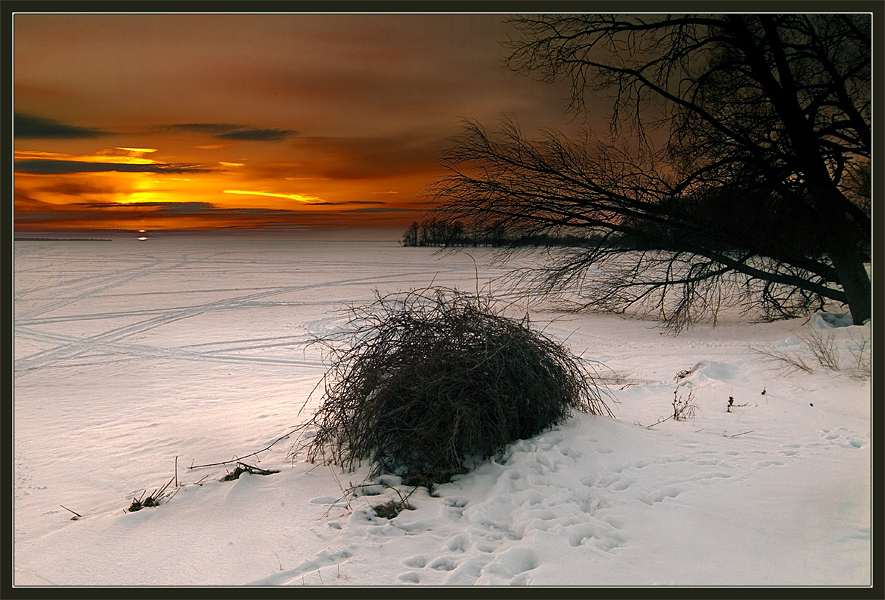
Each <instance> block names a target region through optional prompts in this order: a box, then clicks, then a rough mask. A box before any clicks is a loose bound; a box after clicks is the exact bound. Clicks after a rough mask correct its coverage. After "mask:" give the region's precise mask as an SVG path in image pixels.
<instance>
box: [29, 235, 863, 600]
mask: <svg viewBox="0 0 885 600" xmlns="http://www.w3.org/2000/svg"><path fill="white" fill-rule="evenodd" d="M491 254H492V251H490V250H477V251H471V252H470V255H468V254H465V253H458V254H442V255H440V254H436V253H434V252H433V251H432V250H429V249H422V248H400V247H399V246H398V245H397V244H396V243H395V242H386V243H385V242H374V243H372V242H361V243H347V242H326V243H323V242H309V243H308V242H283V241H277V242H258V241H244V240H240V241H235V242H230V241H211V240H210V241H185V240H174V241H170V240H162V239H153V240H150V241H147V242H138V241H135V240H131V241H130V240H115V241H113V242H31V241H29V242H16V243H15V304H14V307H15V398H14V402H15V404H14V417H15V422H14V435H15V440H14V441H15V473H14V477H15V496H14V500H15V506H14V535H15V540H14V550H15V554H14V567H15V568H14V578H15V579H14V584H15V585H16V586H71V585H87V586H97V585H101V586H105V585H117V586H135V585H176V586H177V585H221V586H244V585H252V586H266V585H272V586H277V585H297V586H301V585H308V586H332V585H349V586H369V585H372V586H376V585H384V586H408V585H416V584H418V585H472V584H479V585H545V586H548V585H549V586H555V585H580V586H643V585H652V584H655V585H658V584H672V585H711V586H712V585H716V586H719V585H787V586H797V585H799V586H819V585H836V586H867V585H870V582H871V576H872V575H871V560H870V553H871V534H870V527H871V486H870V479H871V473H870V468H871V467H870V465H871V439H870V429H871V426H870V384H869V381H868V380H861V379H858V378H855V377H852V376H851V374H852V368H853V367H852V365H853V363H854V362H855V360H854V356H855V354H856V352H857V349H858V347H859V346H860V345H862V344H863V340H869V335H870V333H869V327H868V326H864V327H854V326H839V327H836V325H844V322H842V321H841V320H839V319H838V318H833V317H832V316H828V315H819V316H818V317H816V318H814V319H811V320H792V321H784V322H777V323H767V324H766V323H751V322H750V320H749V319H748V318H747V317H744V316H738V315H733V316H731V317H729V318H726V319H724V320H723V321H721V322H720V323H719V324H718V325H717V326H716V327H713V326H711V325H709V324H703V325H699V326H696V327H695V328H693V329H690V330H688V331H686V332H684V333H682V334H681V335H679V336H676V337H674V336H671V335H669V334H667V333H664V332H663V331H662V330H661V329H660V328H659V327H658V326H657V325H656V324H655V323H653V322H650V321H641V320H637V319H628V318H624V317H620V316H615V315H594V314H587V315H570V314H565V313H558V312H556V311H555V310H553V309H547V310H540V309H539V310H536V311H534V312H533V313H532V320H533V323H534V324H535V326H537V327H543V328H545V332H546V333H547V334H548V335H550V336H551V337H554V338H556V339H560V340H567V344H568V345H569V347H570V348H571V349H572V350H573V351H575V352H577V353H581V354H583V355H584V356H585V357H587V358H591V359H594V360H598V361H601V362H602V363H604V364H605V365H606V366H607V367H609V368H610V369H611V370H612V371H613V373H615V374H616V375H611V376H610V377H609V379H608V381H609V384H610V387H611V393H612V395H613V400H612V401H609V405H610V407H611V408H612V410H613V411H614V413H615V415H616V418H615V419H610V418H606V417H593V416H588V415H577V416H575V417H573V418H572V419H571V420H569V421H568V422H567V423H565V424H564V425H562V426H559V427H556V428H554V429H552V430H550V431H547V432H544V433H542V434H540V435H538V436H536V437H534V438H532V439H529V440H523V441H519V442H517V443H514V444H512V445H511V446H510V447H509V448H508V450H507V452H506V455H505V456H503V457H501V458H500V459H498V460H495V461H490V462H487V463H485V464H482V465H481V466H479V467H478V468H477V469H476V470H475V471H473V472H470V473H469V474H466V475H464V476H461V477H460V478H458V479H456V480H455V481H453V482H451V483H448V484H445V485H442V486H440V487H439V488H438V490H437V492H436V495H435V496H433V497H431V496H430V495H428V493H427V491H426V490H425V489H423V488H419V489H418V490H416V491H414V493H413V494H412V495H411V497H410V502H411V504H412V506H413V507H414V510H411V511H409V510H406V511H403V512H402V513H400V514H399V515H398V516H397V517H396V518H393V519H390V520H388V519H384V518H381V517H378V516H375V514H374V511H373V509H372V506H374V505H377V504H381V503H382V502H384V501H386V500H388V499H393V498H395V497H396V495H395V493H394V492H393V490H391V489H390V488H389V487H385V485H386V486H391V485H393V486H395V484H396V483H397V480H396V478H395V477H387V478H385V479H384V481H383V482H376V483H383V484H385V485H379V486H376V488H375V489H374V491H376V492H377V491H380V492H382V493H381V494H380V495H376V496H371V495H362V496H360V497H347V498H342V496H343V495H344V492H343V489H344V488H346V487H348V486H350V485H351V484H360V483H362V482H363V479H364V478H365V476H366V472H367V468H363V470H361V471H357V472H353V473H342V472H341V470H340V469H339V468H335V467H329V466H324V465H312V464H308V463H306V462H304V460H303V457H300V458H297V459H296V460H295V461H294V462H293V461H291V460H289V459H287V454H288V452H289V450H290V449H291V448H292V445H293V444H294V443H295V441H296V440H295V439H294V438H289V439H284V440H281V441H279V442H277V443H276V444H275V445H273V446H272V447H271V448H270V449H269V450H268V451H266V452H263V453H260V454H258V455H257V456H252V457H251V458H243V461H244V462H246V463H248V464H250V465H253V466H256V467H260V468H262V469H275V470H279V473H276V474H272V475H266V476H262V475H250V474H244V475H242V476H241V477H240V478H239V479H237V480H235V481H230V482H220V481H219V479H221V477H222V476H224V475H225V474H226V473H227V472H228V471H230V470H232V469H233V465H232V464H229V465H222V466H217V467H213V468H200V469H188V468H187V467H188V466H190V465H201V464H206V463H213V462H219V461H226V460H231V459H235V458H237V457H244V456H246V455H249V454H251V453H253V452H256V451H258V450H261V449H262V448H265V447H267V446H268V445H270V444H272V443H273V442H274V441H275V440H277V439H278V438H279V437H280V436H282V435H284V434H286V433H287V432H289V431H291V430H292V429H293V428H294V427H295V426H297V425H298V424H299V423H300V422H302V421H303V420H304V419H306V418H307V416H308V415H309V414H310V412H311V407H312V406H313V407H315V406H316V404H317V402H318V401H319V399H320V398H319V394H314V396H313V397H312V398H311V400H310V402H309V403H308V404H307V406H306V407H304V410H303V411H301V412H300V413H299V410H300V409H302V406H303V405H304V404H305V402H306V401H307V400H308V396H309V394H310V392H311V390H312V389H313V388H314V386H315V385H316V384H317V383H319V382H320V381H321V379H322V375H323V373H324V372H325V369H326V365H325V364H324V362H323V357H322V355H321V353H320V350H319V349H318V348H317V347H315V346H307V345H306V344H305V342H306V341H307V340H308V339H309V338H310V336H311V335H315V334H322V333H326V332H329V331H333V330H334V329H335V328H336V327H338V326H340V325H341V324H342V323H343V322H344V318H345V316H344V315H343V314H342V313H340V312H338V309H340V308H341V307H342V306H343V305H344V304H346V303H351V302H352V303H356V304H361V303H364V302H369V301H371V300H372V299H373V289H378V290H379V291H380V292H382V293H386V292H393V291H398V290H408V289H411V288H417V287H424V286H427V285H430V284H431V283H433V285H447V286H454V285H457V286H459V287H460V288H461V289H465V290H473V289H474V288H475V286H476V285H481V286H485V285H486V283H487V282H488V281H489V280H491V279H493V278H494V277H496V276H498V275H500V274H502V272H503V271H502V270H501V269H500V267H492V266H490V262H489V260H488V259H489V258H490V256H491ZM473 258H476V261H477V263H476V264H477V265H478V266H477V270H476V271H475V267H474V262H473ZM493 290H494V288H493ZM494 291H498V290H494ZM512 309H513V310H514V311H515V313H516V314H519V312H520V311H521V312H522V314H524V313H525V310H526V309H525V306H522V307H521V308H518V309H517V307H515V306H514V307H513V308H512ZM836 312H838V311H836ZM814 331H817V332H819V333H820V334H821V336H823V339H827V336H830V335H832V336H833V340H834V345H835V347H836V348H838V349H840V350H841V365H842V366H841V370H839V371H832V370H829V369H826V368H824V367H822V366H821V365H820V364H818V363H817V362H816V361H815V359H814V357H813V356H812V355H811V353H810V351H809V350H808V346H807V344H806V343H804V342H803V341H802V340H803V339H808V334H809V332H814ZM760 349H763V350H766V351H768V352H769V353H770V354H772V353H773V354H780V355H791V356H799V357H804V360H805V361H806V362H807V363H808V364H809V366H813V367H814V369H813V372H812V373H807V372H804V371H795V370H794V371H792V372H788V371H787V369H785V368H781V367H785V366H786V365H785V363H784V362H782V361H778V360H775V359H772V358H771V357H766V356H765V355H763V354H762V353H760V352H759V351H758V350H760ZM852 350H853V351H854V352H852ZM763 391H764V393H763ZM689 392H691V394H692V403H693V406H694V408H695V411H694V416H692V417H690V418H686V419H684V420H678V421H677V420H675V419H672V418H671V419H667V420H663V421H662V422H660V423H658V421H660V420H662V419H666V418H667V417H668V416H669V415H672V413H673V407H672V402H673V401H674V398H677V399H682V400H685V399H687V397H688V393H689ZM729 397H732V398H734V405H735V406H734V407H733V408H732V412H728V410H727V407H728V398H729ZM615 400H616V402H615ZM656 423H657V424H656ZM176 461H177V479H178V487H176V484H175V483H174V482H173V483H172V485H170V486H169V488H167V492H169V496H171V498H167V499H166V500H164V501H162V502H161V504H160V506H158V507H154V508H144V509H142V510H141V511H138V512H127V510H126V509H127V508H128V507H129V505H130V503H131V502H132V500H133V499H134V498H139V497H142V496H143V495H147V494H150V493H151V492H152V491H153V490H156V489H158V488H161V487H162V486H163V485H164V484H165V483H166V482H168V481H169V480H170V479H173V478H174V477H175V476H176ZM399 489H400V490H401V491H402V492H403V493H408V491H409V490H410V488H404V487H402V486H400V487H399ZM368 491H373V490H368ZM173 494H174V495H173ZM62 506H64V507H65V508H63V507H62ZM73 513H78V514H79V515H81V516H80V517H79V518H76V517H74V514H73ZM72 517H74V518H72Z"/></svg>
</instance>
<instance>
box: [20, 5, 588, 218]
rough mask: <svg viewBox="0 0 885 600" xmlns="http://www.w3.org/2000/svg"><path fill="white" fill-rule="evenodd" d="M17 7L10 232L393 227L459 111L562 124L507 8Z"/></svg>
mask: <svg viewBox="0 0 885 600" xmlns="http://www.w3.org/2000/svg"><path fill="white" fill-rule="evenodd" d="M13 18H14V20H13V27H14V36H15V37H14V48H15V57H14V69H15V71H14V102H15V104H14V108H15V113H16V119H15V161H16V167H15V229H16V232H17V233H22V234H24V233H29V234H31V235H34V234H35V233H39V232H53V231H54V232H65V231H67V232H71V231H72V230H77V231H79V232H83V231H86V230H91V231H100V230H110V229H123V230H128V231H138V230H139V229H144V230H146V231H149V232H159V231H161V230H180V229H229V228H238V229H252V230H262V231H266V232H276V233H277V234H279V233H281V232H283V233H285V232H301V231H313V232H316V231H328V230H332V229H338V230H340V229H347V228H356V227H359V228H386V229H391V230H396V229H405V227H406V226H407V225H408V224H409V223H411V222H412V221H413V220H415V219H417V218H420V217H421V209H422V208H423V207H424V206H425V205H424V203H423V201H421V199H420V198H419V195H420V193H421V191H422V189H423V188H424V186H426V185H427V184H429V183H430V182H431V181H433V180H434V179H435V178H436V177H439V176H440V175H441V174H442V171H441V169H440V168H439V167H438V166H436V165H435V164H434V162H433V161H434V159H436V158H437V157H438V156H439V155H440V153H441V152H442V151H443V150H444V149H445V148H446V147H447V146H448V145H449V144H450V138H451V137H452V136H454V135H456V134H457V133H458V120H459V118H461V117H471V118H476V119H478V120H480V122H482V123H483V124H485V125H486V127H488V128H489V129H494V127H495V126H496V123H497V121H498V119H499V118H500V117H501V116H502V115H504V114H507V115H512V116H515V117H516V118H517V119H518V120H519V121H520V123H521V124H522V126H523V128H524V129H525V130H526V131H529V132H535V131H536V130H537V128H538V127H540V126H553V127H565V128H567V127H570V126H574V125H575V123H573V122H571V117H570V116H569V115H566V114H565V113H564V107H565V96H566V94H567V89H566V87H565V86H564V85H560V84H553V85H551V84H545V83H539V82H537V81H533V80H532V79H531V78H528V77H525V76H523V75H519V74H517V73H513V72H511V71H509V70H507V69H505V68H502V67H501V60H502V58H504V57H505V56H506V52H507V51H506V49H505V48H504V47H502V46H501V45H500V43H499V42H500V41H503V40H506V39H507V37H508V35H511V36H515V35H516V32H515V30H514V29H513V28H512V26H511V25H508V24H505V23H504V22H503V19H504V15H488V14H486V15H469V14H462V15H439V14H437V15H371V14H364V15H353V14H351V15H344V14H339V15H334V14H332V15H307V14H273V15H271V14H251V15H249V14H238V15H230V14H228V15H211V14H202V15H201V14H187V15H185V14H165V15H136V14H117V15H99V14H91V15H90V14H75V15H58V14H17V15H14V17H13ZM603 118H604V117H603Z"/></svg>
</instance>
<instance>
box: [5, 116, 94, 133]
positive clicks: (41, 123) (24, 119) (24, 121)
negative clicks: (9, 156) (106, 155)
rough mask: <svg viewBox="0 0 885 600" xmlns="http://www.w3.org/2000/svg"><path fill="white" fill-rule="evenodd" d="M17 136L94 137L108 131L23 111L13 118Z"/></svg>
mask: <svg viewBox="0 0 885 600" xmlns="http://www.w3.org/2000/svg"><path fill="white" fill-rule="evenodd" d="M13 124H14V126H15V137H17V138H64V139H71V138H94V137H99V136H102V135H110V132H107V131H100V130H98V129H89V128H87V127H78V126H76V125H66V124H64V123H61V122H60V121H56V120H55V119H46V118H44V117H37V116H34V115H28V114H24V113H15V117H14V120H13Z"/></svg>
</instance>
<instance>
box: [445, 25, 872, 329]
mask: <svg viewBox="0 0 885 600" xmlns="http://www.w3.org/2000/svg"><path fill="white" fill-rule="evenodd" d="M510 20H511V21H512V22H513V23H515V25H516V27H517V29H518V30H519V31H520V32H521V37H520V38H519V39H517V40H515V41H511V42H509V44H508V45H509V47H510V49H511V54H510V55H509V57H508V59H507V64H508V65H509V66H510V68H512V69H514V70H517V71H520V72H524V73H526V74H534V75H536V76H538V77H539V78H540V79H543V80H547V81H554V80H557V79H559V78H561V77H565V78H567V79H568V80H569V81H570V82H571V96H570V104H569V108H570V109H571V110H573V111H575V112H577V113H584V112H586V111H587V110H588V106H589V103H588V102H587V101H588V98H589V95H590V94H595V93H606V94H608V95H609V97H610V98H612V99H613V105H612V108H613V110H612V113H611V130H610V135H609V136H607V138H606V139H603V138H601V137H598V136H595V135H593V134H591V133H590V132H584V133H583V134H582V135H581V136H580V137H579V138H577V139H569V138H567V137H565V136H564V135H563V134H561V133H560V132H558V131H555V130H542V135H541V137H539V138H538V139H528V138H526V137H525V136H524V135H523V133H522V132H521V131H520V129H519V126H518V124H517V123H516V122H515V121H513V120H510V119H505V120H504V121H503V122H502V124H501V127H500V129H499V130H498V131H497V132H495V133H493V134H489V133H488V132H487V131H486V130H485V129H484V128H483V126H482V125H481V124H479V123H477V122H476V121H472V120H468V121H465V123H464V130H463V133H462V135H461V136H460V137H459V138H458V140H457V141H456V143H455V145H454V146H453V147H452V148H450V150H449V151H448V152H447V153H446V154H445V155H444V157H443V159H442V162H443V164H445V165H446V166H447V167H448V168H449V169H450V172H449V174H448V175H447V176H445V177H443V178H441V179H439V180H438V181H436V182H435V183H433V184H432V185H431V186H430V188H429V192H428V193H429V195H430V196H432V197H433V198H435V199H436V200H438V201H439V204H438V208H437V209H436V210H437V211H438V213H439V215H440V216H442V217H445V218H448V219H452V218H456V219H458V220H460V221H462V222H465V223H467V224H469V225H471V226H475V227H485V228H505V229H508V230H509V231H511V232H512V231H521V232H524V233H525V234H527V235H538V234H539V233H543V234H550V233H562V232H568V233H569V234H574V233H575V232H579V233H582V234H583V237H584V238H585V239H586V240H587V243H586V244H584V245H583V246H581V247H578V248H574V249H572V250H571V251H557V252H555V253H553V254H552V256H553V257H554V258H553V260H552V261H548V262H547V263H546V264H544V265H543V266H541V267H539V268H538V269H537V270H535V271H534V272H533V273H534V277H533V278H532V282H533V283H534V284H536V285H540V286H541V289H543V290H545V291H547V292H551V291H555V290H564V289H567V288H569V287H570V286H572V285H573V284H577V286H578V288H579V289H581V290H582V291H583V294H582V296H583V298H584V299H583V301H582V306H585V307H588V308H589V307H596V308H603V309H609V310H626V309H627V308H629V307H632V306H641V307H644V308H645V309H646V310H648V309H653V310H657V311H660V313H661V315H662V316H663V318H664V319H665V321H666V322H667V323H668V324H669V325H670V326H671V327H673V328H674V329H676V330H679V329H680V328H682V327H684V326H686V325H688V324H690V323H691V322H692V321H693V320H695V319H697V318H699V317H700V316H701V315H712V316H713V317H715V314H716V311H717V310H718V309H719V308H720V307H721V306H722V304H723V303H724V302H728V301H733V300H735V299H739V301H741V302H744V303H746V304H747V305H748V306H749V305H755V306H761V307H763V308H764V309H765V311H766V314H767V315H768V316H770V317H772V318H777V317H785V316H794V315H796V314H799V313H801V312H803V311H807V310H808V309H810V308H813V307H816V306H823V304H824V302H825V301H826V300H832V301H836V302H841V303H844V304H846V305H847V306H848V308H849V310H850V311H851V315H852V318H853V321H854V323H856V324H861V323H863V322H865V321H866V320H867V319H869V318H870V316H871V310H872V308H871V304H872V301H871V286H870V277H869V275H868V272H867V269H866V263H868V262H869V260H870V236H871V219H870V188H869V173H870V162H869V161H870V156H871V146H872V142H871V128H870V122H871V99H870V98H871V85H870V82H871V23H870V18H869V16H868V15H865V14H838V15H836V14H810V15H798V14H784V15H771V14H763V15H731V14H729V15H652V16H641V15H639V16H618V15H542V16H538V17H527V16H520V17H515V18H512V19H510ZM652 139H663V140H664V143H663V144H659V145H658V147H657V148H656V146H655V144H653V143H652V142H651V140H652ZM536 289H537V288H536Z"/></svg>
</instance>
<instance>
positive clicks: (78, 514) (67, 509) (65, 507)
mask: <svg viewBox="0 0 885 600" xmlns="http://www.w3.org/2000/svg"><path fill="white" fill-rule="evenodd" d="M59 506H61V507H62V508H63V509H65V510H66V511H68V512H72V513H74V515H75V516H76V517H77V518H78V519H79V518H80V517H82V516H83V515H81V514H80V513H76V512H74V511H72V510H71V509H70V508H68V507H67V506H63V505H61V504H59Z"/></svg>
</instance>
